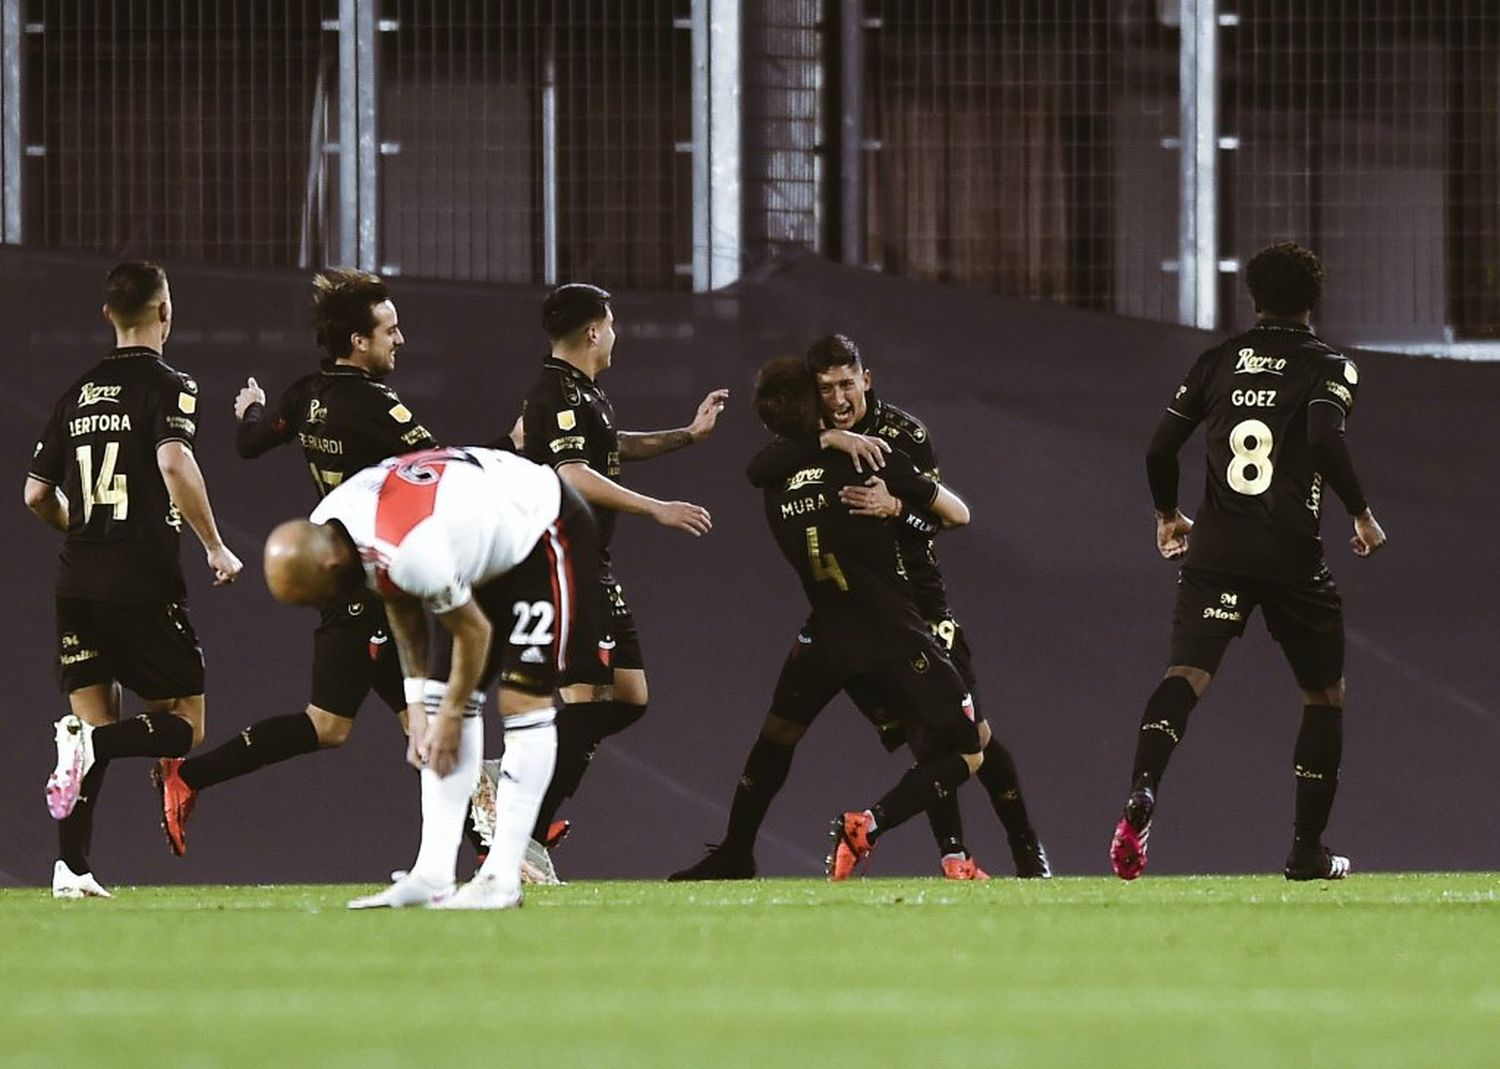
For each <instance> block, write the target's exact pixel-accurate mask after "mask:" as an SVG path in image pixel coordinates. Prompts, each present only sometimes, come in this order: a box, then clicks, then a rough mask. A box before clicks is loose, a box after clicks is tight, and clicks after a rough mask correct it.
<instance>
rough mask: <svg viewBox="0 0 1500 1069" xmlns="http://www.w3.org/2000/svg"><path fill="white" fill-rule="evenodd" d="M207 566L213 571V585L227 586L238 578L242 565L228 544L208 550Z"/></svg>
mask: <svg viewBox="0 0 1500 1069" xmlns="http://www.w3.org/2000/svg"><path fill="white" fill-rule="evenodd" d="M208 567H209V569H210V570H211V571H212V572H213V573H214V586H227V585H229V584H230V583H232V582H234V581H235V580H236V579H237V578H239V574H240V572H241V571H242V570H243V569H244V567H245V566H244V565H243V564H241V563H240V559H239V558H238V557H236V556H235V555H234V554H233V553H232V552H230V549H229V547H228V546H223V545H220V546H215V547H214V548H213V549H210V550H209V551H208Z"/></svg>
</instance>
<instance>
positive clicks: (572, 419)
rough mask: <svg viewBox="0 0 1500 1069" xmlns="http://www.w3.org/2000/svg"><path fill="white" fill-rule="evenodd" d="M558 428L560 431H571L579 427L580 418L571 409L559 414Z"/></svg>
mask: <svg viewBox="0 0 1500 1069" xmlns="http://www.w3.org/2000/svg"><path fill="white" fill-rule="evenodd" d="M557 426H558V428H559V429H560V430H565V431H571V430H572V429H573V428H574V427H576V426H578V416H577V415H576V414H575V413H574V412H573V410H572V409H571V408H569V409H566V410H565V411H562V412H559V413H558V414H557Z"/></svg>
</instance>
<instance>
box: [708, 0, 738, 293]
mask: <svg viewBox="0 0 1500 1069" xmlns="http://www.w3.org/2000/svg"><path fill="white" fill-rule="evenodd" d="M708 17H709V25H708V38H709V39H708V99H709V118H708V152H709V161H708V172H709V204H708V223H709V230H708V237H709V264H708V270H709V277H708V288H709V289H711V290H716V289H722V288H723V287H725V286H728V285H731V284H732V283H734V282H737V281H739V277H740V261H741V240H742V239H741V229H742V227H741V222H742V213H741V211H740V60H741V53H742V49H741V48H740V0H710V3H709V16H708Z"/></svg>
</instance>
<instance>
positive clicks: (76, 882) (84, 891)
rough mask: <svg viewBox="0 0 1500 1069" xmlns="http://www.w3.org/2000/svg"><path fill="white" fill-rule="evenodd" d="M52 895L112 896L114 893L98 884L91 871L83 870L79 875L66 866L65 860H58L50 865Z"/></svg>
mask: <svg viewBox="0 0 1500 1069" xmlns="http://www.w3.org/2000/svg"><path fill="white" fill-rule="evenodd" d="M52 897H53V898H113V897H114V895H112V894H110V893H109V892H108V891H106V890H105V889H104V888H103V887H101V886H100V885H99V881H98V880H96V879H94V874H93V873H92V872H85V873H83V874H82V875H81V876H80V875H79V874H78V873H76V872H74V871H73V870H72V869H70V868H68V863H67V862H66V861H62V860H59V861H58V862H57V864H55V865H53V866H52Z"/></svg>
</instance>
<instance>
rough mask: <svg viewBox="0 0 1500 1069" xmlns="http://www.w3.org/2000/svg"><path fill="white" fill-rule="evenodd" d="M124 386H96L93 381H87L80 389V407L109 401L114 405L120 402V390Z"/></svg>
mask: <svg viewBox="0 0 1500 1069" xmlns="http://www.w3.org/2000/svg"><path fill="white" fill-rule="evenodd" d="M124 388H125V387H123V386H95V385H94V384H93V383H92V382H85V383H84V384H83V385H82V386H81V387H79V389H78V407H79V408H87V407H88V406H89V405H97V404H99V403H101V402H104V401H108V402H109V403H110V404H112V405H117V404H119V403H120V391H121V390H123V389H124Z"/></svg>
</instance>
